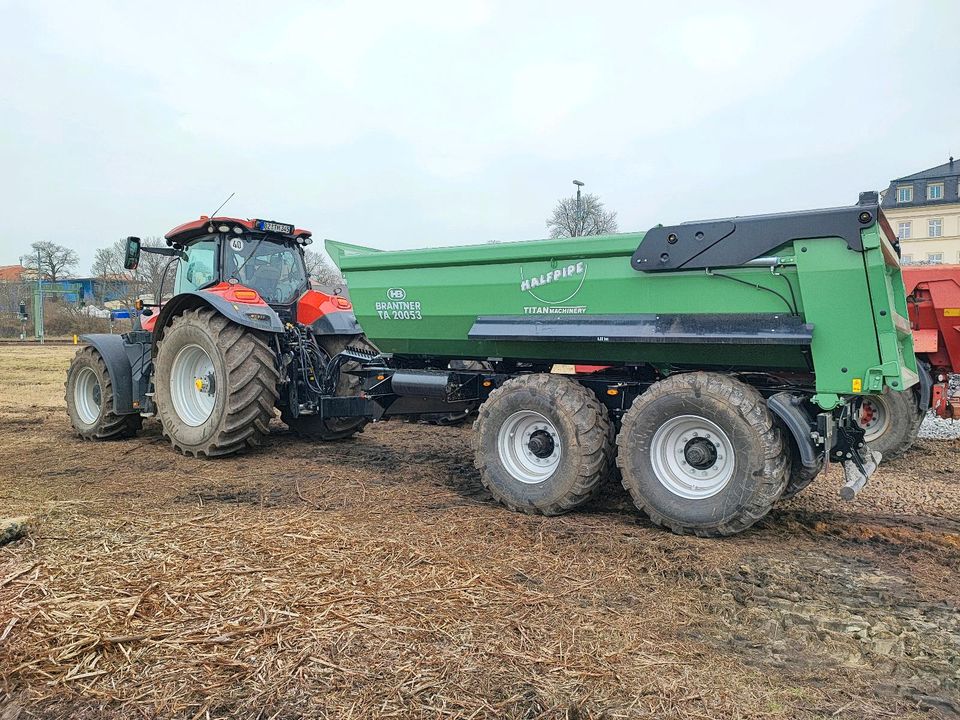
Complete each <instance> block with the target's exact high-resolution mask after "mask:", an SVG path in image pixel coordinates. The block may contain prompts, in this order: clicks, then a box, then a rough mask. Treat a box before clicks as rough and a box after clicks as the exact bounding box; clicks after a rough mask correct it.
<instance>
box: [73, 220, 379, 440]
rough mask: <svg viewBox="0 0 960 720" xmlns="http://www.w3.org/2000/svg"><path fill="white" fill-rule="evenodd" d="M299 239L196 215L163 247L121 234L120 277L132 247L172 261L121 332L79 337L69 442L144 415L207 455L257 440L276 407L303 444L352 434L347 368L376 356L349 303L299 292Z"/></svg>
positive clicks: (123, 429) (306, 238)
mask: <svg viewBox="0 0 960 720" xmlns="http://www.w3.org/2000/svg"><path fill="white" fill-rule="evenodd" d="M310 235H311V233H310V232H309V231H307V230H302V229H299V228H295V227H294V226H293V225H288V224H284V223H277V222H272V221H267V220H241V219H238V218H229V217H212V218H210V217H201V218H200V219H199V220H194V221H193V222H188V223H185V224H183V225H180V226H179V227H176V228H174V229H173V230H171V231H170V232H169V233H167V235H166V241H167V246H168V247H162V248H148V247H142V248H141V245H140V240H139V238H135V237H131V238H128V239H127V251H126V258H125V265H126V267H127V268H128V269H134V268H136V267H137V264H138V262H139V258H140V253H141V251H142V252H153V253H159V254H161V255H167V256H169V257H170V263H176V265H177V267H176V279H175V281H174V294H173V297H172V298H171V299H170V300H168V301H167V302H165V303H164V304H163V305H162V306H161V305H149V306H146V307H144V308H143V309H142V314H141V317H140V324H139V327H137V326H135V329H134V330H133V331H131V332H128V333H126V334H124V335H106V334H103V335H84V336H83V338H82V339H83V341H84V343H86V344H85V346H84V347H83V348H82V349H81V350H80V351H79V352H78V353H77V355H76V357H75V358H74V360H73V362H72V363H71V365H70V370H69V372H68V375H67V383H66V401H67V409H68V412H69V414H70V419H71V421H72V423H73V427H74V428H75V429H76V430H77V432H78V433H79V434H80V435H81V436H82V437H84V438H87V439H106V438H117V437H129V436H132V435H134V434H136V433H137V431H138V430H139V429H140V426H141V423H142V422H143V420H142V419H143V417H152V416H154V415H156V416H157V417H158V418H159V419H160V422H161V424H162V426H163V433H164V435H166V436H167V437H169V438H170V442H171V443H172V444H173V446H174V447H175V448H177V449H178V450H179V451H181V452H183V453H185V454H191V455H194V456H198V455H205V456H214V455H227V454H230V453H234V452H237V451H239V450H242V449H244V448H246V447H248V446H252V445H256V444H258V443H259V441H260V440H261V439H262V437H263V436H264V435H265V434H266V433H267V425H268V423H269V422H270V420H271V419H272V418H273V417H274V415H275V408H279V410H280V413H281V418H282V420H283V421H284V422H285V423H286V424H287V425H288V426H289V427H290V428H291V429H292V430H293V431H294V432H296V433H297V434H299V435H303V436H306V437H309V438H311V439H320V440H334V439H339V438H343V437H347V436H349V435H352V434H354V433H356V432H357V431H359V430H361V429H362V427H363V425H364V424H365V423H366V422H367V418H365V417H363V416H362V415H360V414H358V413H357V412H350V410H351V408H350V402H351V400H353V399H355V398H356V396H357V395H358V394H359V392H360V380H359V378H358V377H357V376H355V375H352V374H351V373H350V372H349V370H350V365H351V363H352V364H354V365H356V364H357V363H359V362H363V360H364V358H366V357H368V356H369V357H372V356H374V355H375V354H376V353H375V351H373V349H372V348H371V346H370V345H369V344H368V343H367V342H366V339H365V337H364V336H363V331H362V330H361V329H360V326H359V325H358V324H357V321H356V318H355V317H354V314H353V309H352V305H351V304H350V301H349V300H347V299H346V298H344V297H341V296H339V295H327V294H326V293H323V292H318V291H316V290H313V289H311V287H310V282H309V277H308V274H307V271H306V266H305V264H304V255H303V253H304V246H306V245H308V244H310V243H311V242H312V240H311V238H310ZM159 299H160V298H157V300H159ZM332 358H337V361H336V362H331V359H332ZM341 371H343V372H341ZM324 395H326V396H336V402H340V403H343V404H344V405H343V409H344V416H343V417H338V416H336V412H337V408H336V407H332V406H330V405H329V403H328V406H327V407H325V408H324V412H322V413H321V412H320V402H321V401H320V398H321V397H322V396H324Z"/></svg>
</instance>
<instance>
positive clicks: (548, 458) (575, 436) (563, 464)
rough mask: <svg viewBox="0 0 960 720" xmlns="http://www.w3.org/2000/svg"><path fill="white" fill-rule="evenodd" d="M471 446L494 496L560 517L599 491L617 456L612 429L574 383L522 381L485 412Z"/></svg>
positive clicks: (541, 378) (502, 391)
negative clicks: (614, 450)
mask: <svg viewBox="0 0 960 720" xmlns="http://www.w3.org/2000/svg"><path fill="white" fill-rule="evenodd" d="M473 445H474V453H475V455H474V465H475V466H476V467H477V469H478V470H479V471H480V480H481V482H482V483H483V485H484V487H486V488H487V490H489V491H490V493H491V494H492V495H493V497H494V498H496V499H497V500H498V501H499V502H501V503H503V504H504V505H506V506H507V507H508V508H510V509H511V510H518V511H523V512H526V513H531V514H537V513H539V514H543V515H558V514H560V513H564V512H568V511H570V510H573V509H574V508H576V507H578V506H580V505H582V504H583V503H584V502H586V501H587V500H589V499H590V498H591V497H593V495H594V494H595V493H596V492H597V491H598V490H599V489H600V485H601V483H602V482H603V480H604V479H605V478H606V476H607V474H608V471H609V469H610V465H611V463H612V458H613V432H612V423H611V422H610V417H609V415H608V413H607V410H606V408H605V407H603V405H601V404H600V402H599V401H598V400H597V398H596V396H595V395H594V394H593V393H591V392H590V391H589V390H587V389H586V388H585V387H583V386H582V385H579V384H578V383H576V382H575V381H573V380H570V379H568V378H564V377H560V376H557V375H546V374H537V375H524V376H521V377H515V378H512V379H510V380H508V381H507V382H505V383H504V384H503V385H501V386H500V387H499V388H497V389H496V390H494V391H493V392H492V393H490V396H489V397H488V398H487V400H486V402H484V403H483V405H481V406H480V413H479V416H478V418H477V420H476V422H475V423H474V435H473Z"/></svg>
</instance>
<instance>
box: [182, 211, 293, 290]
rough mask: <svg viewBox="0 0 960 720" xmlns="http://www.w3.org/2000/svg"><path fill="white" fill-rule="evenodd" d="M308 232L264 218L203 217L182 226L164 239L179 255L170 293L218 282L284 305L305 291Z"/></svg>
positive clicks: (200, 288)
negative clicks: (305, 259) (305, 257)
mask: <svg viewBox="0 0 960 720" xmlns="http://www.w3.org/2000/svg"><path fill="white" fill-rule="evenodd" d="M310 235H311V233H310V232H309V231H308V230H301V229H297V228H295V227H294V226H293V225H288V224H285V223H278V222H273V221H270V220H240V219H238V218H225V217H217V218H206V217H201V218H200V219H199V220H195V221H193V222H189V223H185V224H183V225H180V226H179V227H176V228H174V229H173V230H171V231H170V232H169V233H167V235H166V240H167V244H168V245H169V246H170V247H171V248H173V249H175V250H177V251H179V255H180V262H179V264H178V267H177V274H176V280H175V282H174V294H175V295H179V294H180V293H184V292H192V291H196V290H202V289H205V288H209V287H213V286H216V285H218V284H220V283H226V284H228V285H242V286H243V287H244V288H248V289H250V290H254V291H256V293H257V294H258V295H259V297H260V298H262V299H263V300H264V301H265V302H266V303H267V304H269V305H272V306H289V305H290V304H292V303H293V302H295V301H296V300H297V299H298V298H299V297H300V296H301V295H302V294H303V293H304V292H305V291H306V290H307V289H308V288H309V281H308V278H307V270H306V265H305V264H304V260H303V247H304V246H305V245H308V244H310V243H311V242H312V240H311V237H310Z"/></svg>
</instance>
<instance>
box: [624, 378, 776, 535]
mask: <svg viewBox="0 0 960 720" xmlns="http://www.w3.org/2000/svg"><path fill="white" fill-rule="evenodd" d="M617 445H618V446H619V452H618V455H617V465H619V467H620V472H621V474H622V476H623V486H624V487H625V488H626V489H627V491H628V492H629V493H630V495H631V496H632V497H633V502H634V503H635V504H636V506H637V507H638V508H640V509H641V510H643V511H644V512H646V513H647V515H649V516H650V519H651V520H652V521H653V522H654V523H656V524H657V525H663V526H665V527H668V528H670V530H672V531H673V532H675V533H678V534H681V535H682V534H696V535H700V536H705V537H713V536H720V535H733V534H734V533H738V532H740V531H742V530H745V529H747V528H748V527H750V526H751V525H753V524H754V523H755V522H757V520H759V519H760V518H762V517H763V516H764V515H766V514H767V512H769V510H770V508H771V507H772V506H773V504H774V503H775V502H776V501H777V499H778V498H779V497H780V495H781V493H782V492H783V488H784V486H785V485H786V482H787V477H788V476H789V472H790V455H789V453H788V451H787V447H786V444H785V443H784V438H783V435H782V433H781V431H780V428H779V427H778V426H777V425H776V424H775V423H774V421H773V417H772V416H771V414H770V412H769V410H767V406H766V404H765V403H764V401H763V398H762V397H761V396H760V393H758V392H757V391H756V390H755V389H754V388H752V387H750V386H749V385H746V384H744V383H742V382H740V381H738V380H734V379H733V378H731V377H728V376H726V375H720V374H717V373H705V372H694V373H684V374H681V375H673V376H670V377H668V378H667V379H665V380H661V381H660V382H658V383H655V384H654V385H652V386H650V388H649V389H648V390H647V391H646V392H645V393H643V394H642V395H641V396H640V397H638V398H637V399H636V400H634V402H633V405H631V407H630V409H629V410H628V411H627V412H626V414H625V415H624V417H623V423H622V425H621V429H620V434H619V436H618V437H617Z"/></svg>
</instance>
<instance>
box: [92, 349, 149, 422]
mask: <svg viewBox="0 0 960 720" xmlns="http://www.w3.org/2000/svg"><path fill="white" fill-rule="evenodd" d="M80 339H81V340H82V341H83V342H85V343H87V344H88V345H91V346H92V347H93V348H94V349H95V350H96V351H97V352H98V353H100V357H102V358H103V362H104V363H105V364H106V366H107V373H108V374H109V375H110V384H111V385H113V411H114V412H115V413H116V414H117V415H129V414H131V413H135V412H139V401H140V400H141V399H140V398H137V400H138V406H137V407H134V405H133V402H134V397H133V365H132V364H131V361H130V355H129V354H128V345H127V343H126V342H125V341H124V336H123V335H108V334H106V333H96V334H90V335H81V336H80ZM140 346H141V345H140V343H136V347H137V348H139V347H140Z"/></svg>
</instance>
